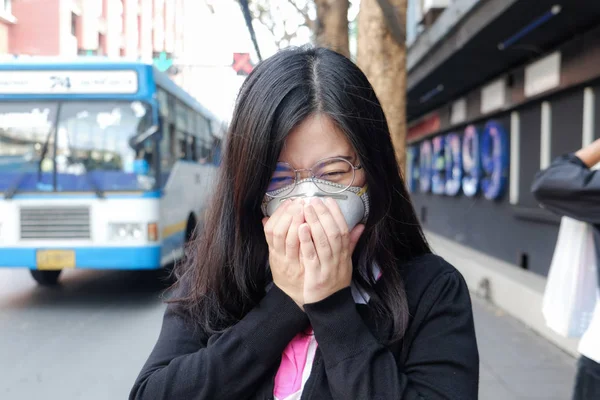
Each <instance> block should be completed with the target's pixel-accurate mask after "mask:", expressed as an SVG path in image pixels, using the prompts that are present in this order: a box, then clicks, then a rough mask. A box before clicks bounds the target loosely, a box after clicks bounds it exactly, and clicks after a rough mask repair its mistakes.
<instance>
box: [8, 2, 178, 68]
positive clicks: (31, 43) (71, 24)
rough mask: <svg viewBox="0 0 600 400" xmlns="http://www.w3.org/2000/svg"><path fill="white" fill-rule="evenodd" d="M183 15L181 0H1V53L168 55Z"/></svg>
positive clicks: (174, 49) (175, 48)
mask: <svg viewBox="0 0 600 400" xmlns="http://www.w3.org/2000/svg"><path fill="white" fill-rule="evenodd" d="M183 15H184V0H28V1H15V0H2V3H0V54H10V55H15V56H28V55H36V56H63V57H70V56H77V55H105V56H108V57H127V58H132V59H141V60H145V61H151V60H152V59H153V58H154V59H156V58H159V57H161V56H162V57H166V58H168V59H170V58H172V57H173V55H174V54H177V52H178V51H179V52H181V51H182V49H181V48H180V47H181V44H182V43H183V41H182V36H183V30H184V27H183V24H182V23H181V20H182V18H183Z"/></svg>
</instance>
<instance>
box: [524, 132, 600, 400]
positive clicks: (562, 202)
mask: <svg viewBox="0 0 600 400" xmlns="http://www.w3.org/2000/svg"><path fill="white" fill-rule="evenodd" d="M598 163H600V139H598V140H596V141H595V142H593V143H592V144H590V145H588V146H586V147H584V148H583V149H581V150H579V151H578V152H576V153H575V154H567V155H565V156H563V157H560V158H558V159H557V160H555V161H554V162H553V163H552V165H551V166H550V167H549V168H547V169H546V170H544V171H541V172H539V173H538V175H537V176H536V178H535V180H534V182H533V185H532V192H533V195H534V196H535V198H536V199H537V200H538V201H539V202H540V204H541V205H542V206H543V207H545V208H546V209H548V210H550V211H552V212H554V213H556V214H559V215H565V216H568V217H571V218H574V219H577V220H579V221H583V222H587V223H590V224H592V226H593V228H594V244H595V245H596V259H597V263H596V266H597V267H598V287H599V290H600V174H599V173H598V172H597V171H596V170H592V167H594V166H595V165H597V164H598ZM599 293H600V292H599ZM579 352H580V353H581V358H580V359H579V364H578V371H577V377H576V382H575V389H574V393H573V400H588V399H600V299H599V301H598V302H597V303H596V309H595V311H594V314H593V316H592V321H591V322H590V326H589V328H588V329H587V330H586V332H585V333H584V335H583V337H582V338H581V342H580V343H579Z"/></svg>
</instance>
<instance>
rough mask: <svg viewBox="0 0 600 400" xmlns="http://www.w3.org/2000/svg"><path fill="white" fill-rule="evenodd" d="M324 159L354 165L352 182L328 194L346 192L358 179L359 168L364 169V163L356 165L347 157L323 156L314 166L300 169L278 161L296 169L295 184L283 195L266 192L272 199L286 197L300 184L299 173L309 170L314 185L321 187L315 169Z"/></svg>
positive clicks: (291, 168) (293, 169)
mask: <svg viewBox="0 0 600 400" xmlns="http://www.w3.org/2000/svg"><path fill="white" fill-rule="evenodd" d="M324 161H344V162H346V163H348V164H349V165H350V166H351V167H352V180H351V181H350V183H349V184H348V185H347V186H346V187H345V188H343V189H340V190H338V191H337V192H327V193H328V194H339V193H342V192H345V191H346V190H348V188H349V187H351V186H352V184H353V183H354V180H355V179H356V171H357V170H359V169H362V165H360V163H358V164H356V165H354V164H352V162H351V161H350V160H348V159H347V158H344V157H326V158H322V159H320V160H319V161H317V162H316V163H315V164H314V165H313V166H312V167H310V168H300V169H296V168H294V167H293V166H292V165H290V164H289V163H286V162H278V163H277V164H283V165H286V166H288V167H289V168H290V170H292V171H294V185H293V186H292V187H291V188H290V190H289V191H286V192H285V193H284V194H282V195H275V196H274V195H272V194H269V192H267V193H265V194H266V195H267V196H268V197H270V198H272V199H282V198H286V197H287V196H288V195H289V194H290V193H291V192H293V191H294V189H295V188H296V185H297V184H298V175H299V174H300V172H308V173H309V179H310V180H311V181H312V183H313V185H315V186H316V187H317V188H319V189H321V188H320V187H319V185H318V184H317V183H316V182H315V179H318V178H317V177H316V176H315V174H314V173H313V169H314V168H315V167H316V166H318V165H319V164H321V163H323V162H324Z"/></svg>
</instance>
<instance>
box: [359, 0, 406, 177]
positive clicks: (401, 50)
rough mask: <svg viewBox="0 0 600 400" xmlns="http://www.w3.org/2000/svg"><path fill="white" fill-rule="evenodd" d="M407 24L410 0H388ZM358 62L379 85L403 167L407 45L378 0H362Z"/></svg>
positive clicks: (393, 139)
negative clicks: (391, 27)
mask: <svg viewBox="0 0 600 400" xmlns="http://www.w3.org/2000/svg"><path fill="white" fill-rule="evenodd" d="M388 1H389V3H391V5H392V6H393V7H394V8H395V9H396V12H397V15H398V17H399V20H400V21H402V25H403V26H402V28H403V30H404V32H405V28H406V27H405V25H406V6H407V5H406V3H407V1H406V0H388ZM357 64H358V66H359V67H360V68H361V69H362V70H363V72H364V73H365V75H367V77H368V78H369V81H370V82H371V84H372V85H373V87H374V88H375V93H376V94H377V97H378V98H379V101H380V102H381V105H382V107H383V111H384V113H385V116H386V118H387V122H388V125H389V127H390V133H391V135H392V142H393V143H394V148H395V151H396V158H397V160H398V163H399V164H400V167H401V168H402V170H404V167H405V165H404V164H405V158H406V150H405V147H406V44H405V41H404V40H402V41H401V43H398V41H397V40H395V39H394V37H393V36H392V33H391V31H390V30H389V29H388V25H387V22H386V19H385V17H384V14H383V12H382V10H381V8H380V6H379V3H378V1H377V0H361V2H360V12H359V14H358V54H357Z"/></svg>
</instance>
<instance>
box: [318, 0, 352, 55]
mask: <svg viewBox="0 0 600 400" xmlns="http://www.w3.org/2000/svg"><path fill="white" fill-rule="evenodd" d="M315 5H316V6H317V21H316V22H317V23H316V32H314V33H315V42H316V44H317V46H323V47H327V48H329V49H332V50H335V51H337V52H338V53H341V54H343V55H345V56H346V57H350V47H349V44H348V7H349V2H348V0H315Z"/></svg>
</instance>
